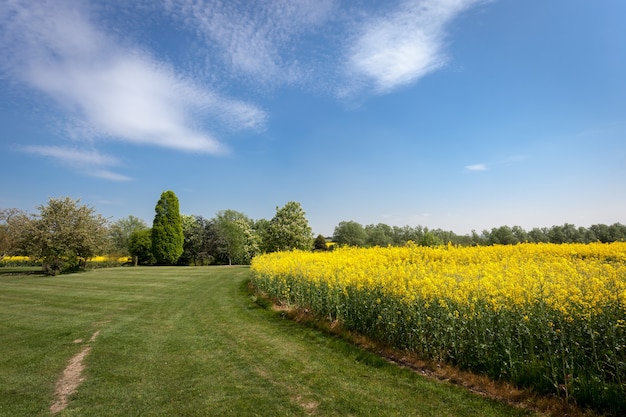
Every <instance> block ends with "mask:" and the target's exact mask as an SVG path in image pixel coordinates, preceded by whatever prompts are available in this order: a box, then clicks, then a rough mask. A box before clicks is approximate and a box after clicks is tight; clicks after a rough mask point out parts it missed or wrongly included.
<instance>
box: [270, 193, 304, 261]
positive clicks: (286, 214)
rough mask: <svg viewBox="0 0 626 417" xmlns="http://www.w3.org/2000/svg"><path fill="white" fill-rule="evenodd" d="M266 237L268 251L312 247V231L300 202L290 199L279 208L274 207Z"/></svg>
mask: <svg viewBox="0 0 626 417" xmlns="http://www.w3.org/2000/svg"><path fill="white" fill-rule="evenodd" d="M267 239H268V242H267V248H268V249H269V250H268V251H269V252H275V251H289V250H293V249H301V250H310V249H312V247H313V233H312V231H311V227H310V226H309V222H308V220H307V219H306V213H305V212H304V210H303V209H302V207H301V206H300V203H298V202H295V201H290V202H288V203H287V204H285V205H284V206H283V207H281V208H278V207H276V215H274V217H273V218H272V220H270V224H269V227H268V237H267Z"/></svg>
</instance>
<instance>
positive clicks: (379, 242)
mask: <svg viewBox="0 0 626 417" xmlns="http://www.w3.org/2000/svg"><path fill="white" fill-rule="evenodd" d="M365 232H366V233H367V239H366V243H367V245H368V246H381V247H385V246H389V245H391V244H393V229H392V228H391V227H390V226H388V225H386V224H384V223H378V224H377V225H373V224H370V225H367V226H365Z"/></svg>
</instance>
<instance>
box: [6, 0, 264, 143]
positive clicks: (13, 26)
mask: <svg viewBox="0 0 626 417" xmlns="http://www.w3.org/2000/svg"><path fill="white" fill-rule="evenodd" d="M0 13H2V17H3V20H4V21H6V25H5V28H4V29H3V30H2V31H1V32H0V33H1V34H2V38H1V39H0V48H2V49H1V51H2V53H3V56H4V57H6V58H7V59H6V60H5V62H4V63H3V64H0V65H2V69H3V70H4V71H3V72H4V73H5V74H8V75H9V76H10V77H12V78H13V79H16V80H18V81H20V82H22V83H23V84H25V85H27V86H28V87H30V88H32V89H35V90H37V91H39V92H41V93H43V94H45V95H46V96H48V97H49V98H51V99H52V100H53V101H54V102H56V103H57V105H59V106H60V107H62V108H63V110H64V112H65V113H66V121H67V123H68V126H67V131H68V132H75V131H77V130H78V131H80V132H83V133H84V132H86V131H89V132H91V133H92V134H94V135H95V136H97V137H106V138H107V139H113V140H120V141H125V142H131V143H135V144H141V145H155V146H161V147H167V148H173V149H177V150H183V151H195V152H201V153H208V154H221V153H225V152H227V151H228V149H227V147H226V146H225V145H224V144H223V143H222V141H220V140H219V139H218V138H217V137H215V135H214V134H212V133H211V132H209V131H208V129H207V127H206V126H203V124H206V123H207V122H208V123H212V124H214V125H216V126H217V127H218V128H219V127H227V128H233V127H237V128H260V127H262V126H263V125H264V123H265V121H266V118H267V115H266V113H265V112H264V111H263V110H261V109H260V108H258V107H257V106H255V105H253V104H250V103H246V102H244V101H240V100H236V99H231V98H228V97H223V96H221V95H219V94H217V93H216V92H214V91H211V90H209V89H207V88H206V87H204V86H203V85H202V84H201V83H199V82H197V81H196V80H194V79H192V78H190V77H186V76H185V75H184V74H181V73H179V72H177V71H176V69H174V68H172V67H171V66H169V65H167V64H165V63H162V62H159V61H157V60H156V59H154V58H152V57H151V56H150V54H148V53H146V52H144V51H142V50H140V49H138V48H133V47H129V46H122V45H121V43H120V42H119V41H117V40H116V39H115V38H113V37H111V36H109V35H108V34H106V33H105V32H104V31H103V30H101V29H100V28H99V27H98V26H97V24H94V23H93V22H92V21H91V20H90V18H89V16H90V14H89V10H88V9H87V8H86V6H84V5H83V4H82V3H80V2H77V1H45V0H44V1H37V2H26V1H24V2H19V1H18V2H15V3H11V4H10V5H5V6H4V7H3V10H2V11H1V12H0ZM76 121H78V123H76ZM76 124H78V125H79V126H78V127H80V129H79V128H77V126H76Z"/></svg>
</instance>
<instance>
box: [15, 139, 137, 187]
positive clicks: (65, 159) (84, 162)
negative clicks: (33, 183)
mask: <svg viewBox="0 0 626 417" xmlns="http://www.w3.org/2000/svg"><path fill="white" fill-rule="evenodd" d="M21 149H22V150H23V151H24V152H27V153H30V154H34V155H39V156H45V157H48V158H52V159H53V160H55V161H57V162H58V163H60V164H61V165H63V166H65V167H68V168H71V169H74V170H77V171H79V172H81V173H82V174H85V175H88V176H92V177H97V178H103V179H107V180H112V181H130V180H131V178H130V177H127V176H126V175H122V174H119V173H116V172H113V171H111V170H109V168H108V167H111V166H118V165H120V162H119V160H118V159H117V158H115V157H113V156H110V155H105V154H102V153H100V152H98V151H95V150H84V149H77V148H66V147H61V146H35V145H30V146H24V147H22V148H21Z"/></svg>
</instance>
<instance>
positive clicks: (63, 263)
mask: <svg viewBox="0 0 626 417" xmlns="http://www.w3.org/2000/svg"><path fill="white" fill-rule="evenodd" d="M79 202H80V200H73V199H71V198H69V197H65V198H59V199H55V198H50V199H49V201H48V204H47V205H45V206H43V205H42V206H39V207H38V210H39V213H38V214H37V215H36V216H34V217H33V218H31V219H30V220H28V221H26V220H25V219H23V221H24V223H23V225H22V230H21V239H22V244H21V245H22V246H23V247H24V250H25V253H26V254H27V255H28V256H30V257H32V258H34V259H41V260H42V268H43V271H44V273H46V274H49V275H56V274H58V273H60V272H67V271H70V270H75V269H78V268H84V267H85V265H86V262H87V259H89V258H91V257H93V256H95V255H97V254H98V253H99V252H101V251H103V250H104V248H105V247H106V243H107V221H106V219H105V218H103V217H102V216H100V215H99V214H96V212H95V210H94V209H93V208H91V207H88V206H84V205H80V204H79Z"/></svg>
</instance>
